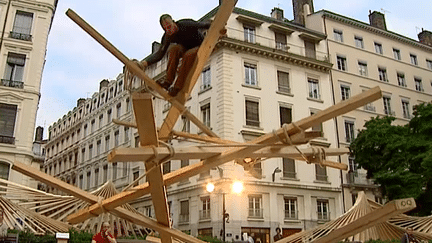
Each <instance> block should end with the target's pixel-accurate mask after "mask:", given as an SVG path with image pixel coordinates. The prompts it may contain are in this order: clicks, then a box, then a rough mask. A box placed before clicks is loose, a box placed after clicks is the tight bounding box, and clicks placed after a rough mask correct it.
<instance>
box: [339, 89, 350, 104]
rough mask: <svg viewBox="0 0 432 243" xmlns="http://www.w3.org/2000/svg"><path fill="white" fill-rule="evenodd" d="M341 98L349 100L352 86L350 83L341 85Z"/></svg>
mask: <svg viewBox="0 0 432 243" xmlns="http://www.w3.org/2000/svg"><path fill="white" fill-rule="evenodd" d="M340 87H341V98H342V100H347V99H349V97H350V96H351V88H350V86H348V85H341V86H340Z"/></svg>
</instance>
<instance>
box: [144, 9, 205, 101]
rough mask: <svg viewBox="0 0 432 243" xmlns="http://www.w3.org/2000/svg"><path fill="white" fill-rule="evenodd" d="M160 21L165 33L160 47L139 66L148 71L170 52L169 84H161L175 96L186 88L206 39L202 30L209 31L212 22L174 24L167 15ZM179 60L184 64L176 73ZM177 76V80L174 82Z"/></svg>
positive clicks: (187, 21)
mask: <svg viewBox="0 0 432 243" xmlns="http://www.w3.org/2000/svg"><path fill="white" fill-rule="evenodd" d="M159 21H160V24H161V26H162V28H163V29H164V31H165V34H164V35H163V36H162V41H161V46H160V47H159V50H158V51H156V52H155V53H153V54H151V55H150V56H148V57H147V58H146V59H145V60H144V61H142V62H141V63H139V65H140V67H141V68H142V69H143V70H145V68H146V67H147V66H148V65H151V64H153V63H156V62H158V61H160V60H161V59H162V58H163V56H164V55H165V54H166V53H168V65H167V78H166V81H159V82H158V84H159V85H160V86H161V87H163V88H165V89H166V90H168V93H169V94H170V95H171V96H173V97H174V96H176V95H177V94H178V92H179V91H180V90H181V89H182V88H183V85H184V83H185V79H186V77H187V75H188V73H189V70H190V69H191V68H192V65H193V63H194V61H195V57H196V55H197V52H198V48H199V46H200V45H201V43H202V42H203V40H204V36H203V35H202V34H201V32H200V29H208V28H209V27H210V23H200V22H197V21H194V20H192V19H181V20H179V21H176V22H175V21H173V20H172V18H171V16H170V15H168V14H164V15H162V16H161V17H160V19H159ZM180 59H182V61H181V64H180V67H179V70H178V73H177V66H178V65H179V62H180ZM176 74H177V80H176V81H175V83H174V79H175V77H176ZM173 83H174V85H173Z"/></svg>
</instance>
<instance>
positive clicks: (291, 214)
mask: <svg viewBox="0 0 432 243" xmlns="http://www.w3.org/2000/svg"><path fill="white" fill-rule="evenodd" d="M285 219H287V220H295V219H298V211H289V210H285Z"/></svg>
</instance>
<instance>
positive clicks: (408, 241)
mask: <svg viewBox="0 0 432 243" xmlns="http://www.w3.org/2000/svg"><path fill="white" fill-rule="evenodd" d="M412 233H413V228H412V227H408V228H407V229H406V232H405V233H404V234H403V235H402V239H401V242H402V243H412V242H414V243H418V242H419V241H418V240H417V239H416V238H415V237H414V235H413V234H412Z"/></svg>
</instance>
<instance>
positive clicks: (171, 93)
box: [168, 86, 181, 97]
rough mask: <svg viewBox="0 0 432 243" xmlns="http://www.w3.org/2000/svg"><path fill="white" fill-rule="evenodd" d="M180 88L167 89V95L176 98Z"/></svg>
mask: <svg viewBox="0 0 432 243" xmlns="http://www.w3.org/2000/svg"><path fill="white" fill-rule="evenodd" d="M180 90H181V89H180V88H177V87H176V86H172V87H170V88H169V89H168V93H169V95H171V96H172V97H175V96H177V94H178V92H180Z"/></svg>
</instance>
